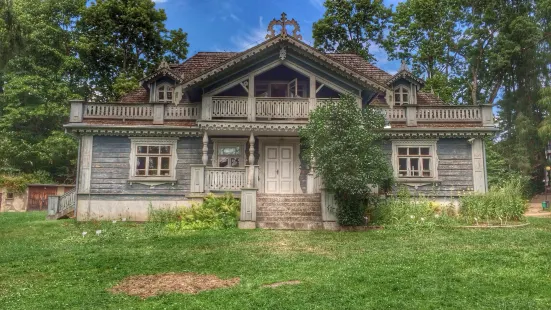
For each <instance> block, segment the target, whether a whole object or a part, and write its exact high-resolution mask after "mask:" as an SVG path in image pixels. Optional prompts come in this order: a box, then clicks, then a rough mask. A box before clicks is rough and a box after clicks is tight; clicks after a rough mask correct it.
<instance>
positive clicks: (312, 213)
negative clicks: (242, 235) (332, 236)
mask: <svg viewBox="0 0 551 310" xmlns="http://www.w3.org/2000/svg"><path fill="white" fill-rule="evenodd" d="M256 225H257V227H258V228H266V229H293V230H314V229H323V221H322V218H321V195H320V194H286V195H281V194H276V195H271V194H258V196H257V209H256Z"/></svg>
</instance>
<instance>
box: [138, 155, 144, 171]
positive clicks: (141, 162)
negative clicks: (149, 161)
mask: <svg viewBox="0 0 551 310" xmlns="http://www.w3.org/2000/svg"><path fill="white" fill-rule="evenodd" d="M145 161H146V157H138V159H137V161H136V169H145Z"/></svg>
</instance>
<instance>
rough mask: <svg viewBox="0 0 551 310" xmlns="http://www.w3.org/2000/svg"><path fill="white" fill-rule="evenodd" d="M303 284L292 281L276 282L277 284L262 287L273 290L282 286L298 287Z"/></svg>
mask: <svg viewBox="0 0 551 310" xmlns="http://www.w3.org/2000/svg"><path fill="white" fill-rule="evenodd" d="M300 283H301V282H300V281H298V280H292V281H283V282H275V283H270V284H264V285H262V287H271V288H274V287H278V286H282V285H297V284H300Z"/></svg>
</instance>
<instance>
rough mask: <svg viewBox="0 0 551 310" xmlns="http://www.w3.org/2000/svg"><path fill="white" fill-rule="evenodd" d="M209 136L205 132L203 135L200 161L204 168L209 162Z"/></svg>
mask: <svg viewBox="0 0 551 310" xmlns="http://www.w3.org/2000/svg"><path fill="white" fill-rule="evenodd" d="M208 152H209V135H208V134H207V132H206V131H205V133H203V156H202V157H201V160H202V161H203V165H204V166H206V165H207V164H208V162H209V155H208Z"/></svg>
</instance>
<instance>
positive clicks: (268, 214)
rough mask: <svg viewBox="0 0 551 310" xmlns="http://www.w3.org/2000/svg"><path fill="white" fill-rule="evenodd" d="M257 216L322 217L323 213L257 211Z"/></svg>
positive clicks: (318, 211) (317, 211)
mask: <svg viewBox="0 0 551 310" xmlns="http://www.w3.org/2000/svg"><path fill="white" fill-rule="evenodd" d="M256 216H321V211H320V210H316V211H271V210H257V211H256Z"/></svg>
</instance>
